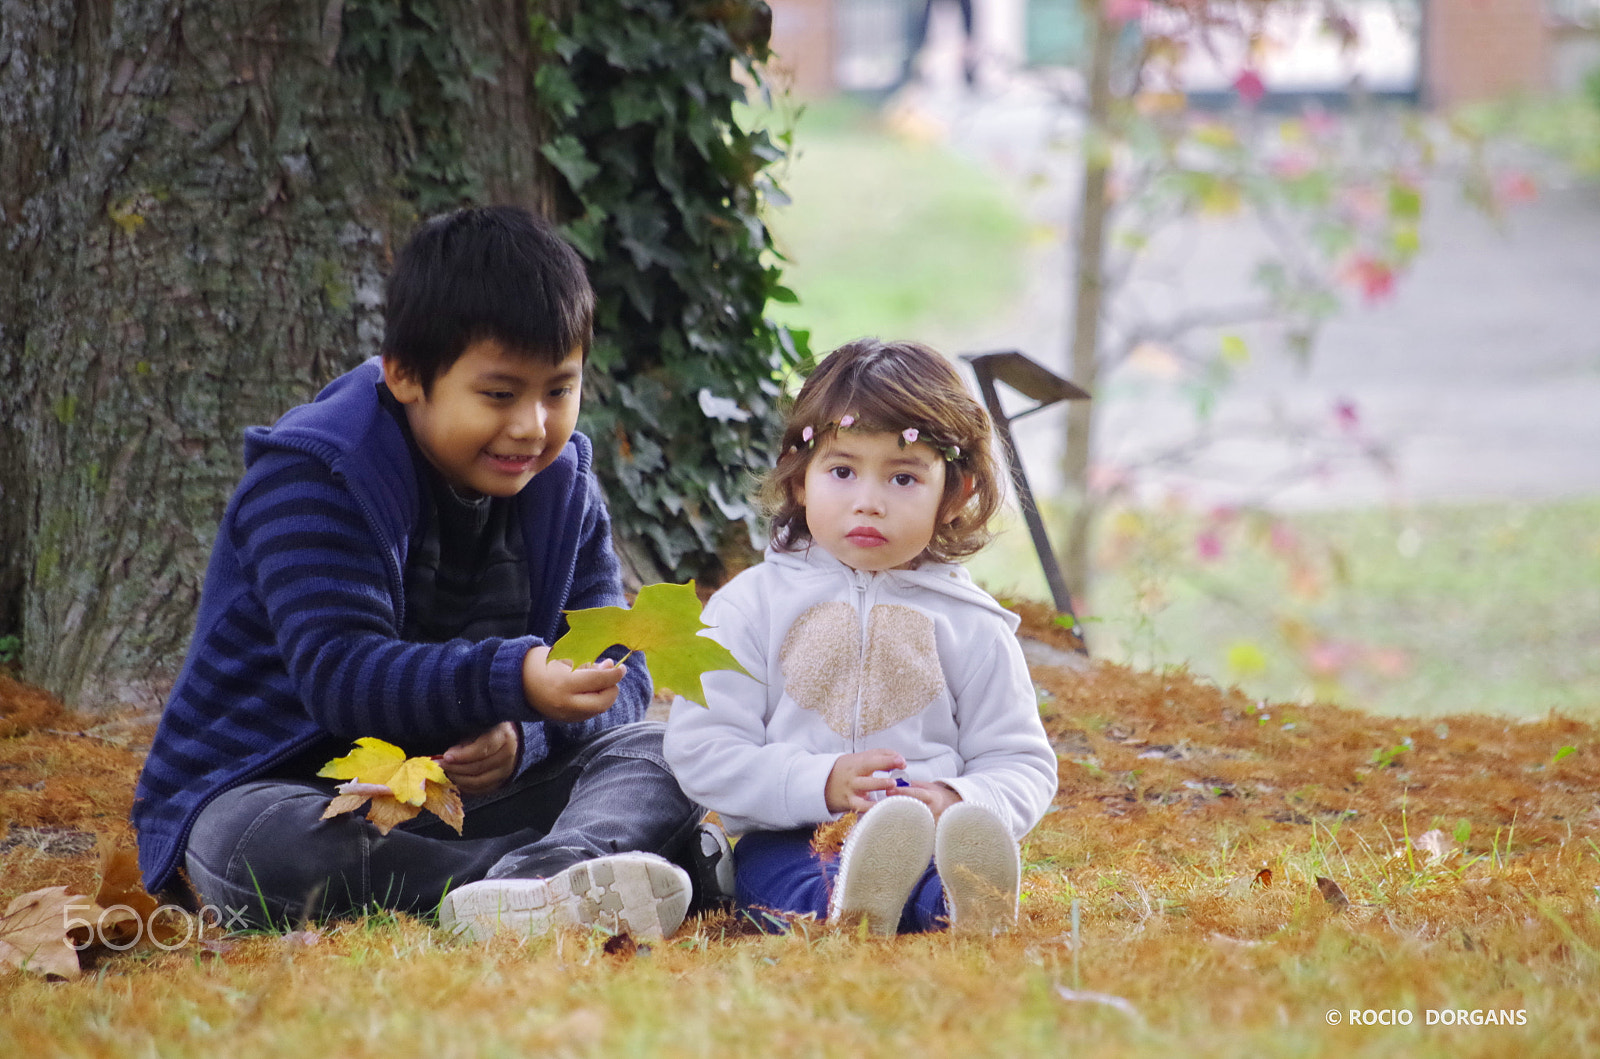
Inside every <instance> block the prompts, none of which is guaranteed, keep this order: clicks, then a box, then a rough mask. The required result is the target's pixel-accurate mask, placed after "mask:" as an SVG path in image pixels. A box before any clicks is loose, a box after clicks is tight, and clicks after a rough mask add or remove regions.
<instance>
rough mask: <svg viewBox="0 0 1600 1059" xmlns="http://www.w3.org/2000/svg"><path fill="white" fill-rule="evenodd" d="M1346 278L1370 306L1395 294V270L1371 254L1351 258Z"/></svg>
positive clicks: (1345, 272) (1345, 274)
mask: <svg viewBox="0 0 1600 1059" xmlns="http://www.w3.org/2000/svg"><path fill="white" fill-rule="evenodd" d="M1344 276H1345V278H1346V279H1348V280H1349V281H1350V282H1351V283H1353V284H1354V285H1355V286H1356V288H1357V289H1358V290H1360V291H1361V295H1362V297H1364V298H1365V299H1366V300H1367V302H1368V303H1369V304H1371V303H1375V302H1381V301H1383V300H1384V299H1386V298H1388V297H1389V296H1390V295H1392V294H1394V269H1392V268H1390V267H1389V265H1388V264H1387V263H1385V262H1383V261H1380V260H1378V259H1377V258H1375V257H1373V256H1372V255H1371V254H1357V255H1356V256H1355V257H1353V258H1351V259H1350V262H1349V263H1348V264H1347V265H1345V267H1344Z"/></svg>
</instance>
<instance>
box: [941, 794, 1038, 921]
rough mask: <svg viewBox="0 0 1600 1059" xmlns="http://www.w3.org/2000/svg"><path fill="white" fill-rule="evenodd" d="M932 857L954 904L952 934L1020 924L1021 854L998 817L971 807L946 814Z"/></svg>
mask: <svg viewBox="0 0 1600 1059" xmlns="http://www.w3.org/2000/svg"><path fill="white" fill-rule="evenodd" d="M933 856H934V867H935V868H936V869H937V870H938V872H939V880H940V882H942V883H944V892H945V897H946V899H947V900H948V901H949V904H950V929H951V930H954V931H958V932H960V933H963V934H999V933H1004V932H1005V931H1008V930H1010V929H1011V928H1012V927H1013V926H1015V925H1016V922H1017V894H1018V892H1019V890H1020V888H1021V884H1022V859H1021V854H1020V853H1019V852H1018V850H1017V843H1016V841H1015V840H1014V839H1013V838H1012V837H1011V832H1010V831H1008V830H1006V826H1005V825H1004V824H1002V823H1001V822H1000V821H999V819H998V818H996V817H995V816H994V814H993V813H990V812H988V811H987V810H985V809H980V808H979V807H977V806H975V805H966V804H958V805H953V806H951V807H950V808H949V809H946V810H945V811H944V813H943V815H942V816H941V817H940V819H939V831H938V835H937V837H936V838H935V841H934V854H933Z"/></svg>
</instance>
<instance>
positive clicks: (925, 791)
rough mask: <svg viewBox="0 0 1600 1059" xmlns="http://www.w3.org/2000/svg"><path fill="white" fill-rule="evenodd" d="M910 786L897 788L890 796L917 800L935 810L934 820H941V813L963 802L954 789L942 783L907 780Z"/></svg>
mask: <svg viewBox="0 0 1600 1059" xmlns="http://www.w3.org/2000/svg"><path fill="white" fill-rule="evenodd" d="M906 783H907V784H909V786H906V787H896V788H894V789H893V790H891V791H890V792H889V794H890V795H891V796H893V797H896V798H915V799H916V800H917V801H919V802H921V803H922V804H923V805H926V806H927V807H928V808H929V809H931V810H933V818H934V819H935V820H937V819H939V816H940V814H941V813H943V812H944V811H945V810H946V809H948V808H950V807H951V806H952V805H954V804H956V803H957V802H959V801H960V800H961V795H959V794H957V793H956V790H955V788H954V787H946V786H945V785H944V784H942V783H928V782H926V781H924V780H907V781H906Z"/></svg>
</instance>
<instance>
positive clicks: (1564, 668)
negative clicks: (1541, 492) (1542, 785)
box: [972, 499, 1600, 720]
mask: <svg viewBox="0 0 1600 1059" xmlns="http://www.w3.org/2000/svg"><path fill="white" fill-rule="evenodd" d="M1275 523H1276V524H1277V526H1278V528H1277V529H1276V530H1274V528H1273V526H1274V524H1275ZM1203 533H1210V534H1212V535H1213V536H1212V538H1211V539H1212V540H1213V541H1214V543H1215V546H1216V547H1218V548H1220V551H1221V554H1220V556H1218V557H1217V558H1215V559H1211V560H1205V559H1202V558H1200V556H1199V554H1198V553H1197V548H1196V542H1197V541H1198V540H1199V538H1200V536H1201V534H1203ZM1058 539H1059V534H1058ZM1100 543H1101V547H1100V550H1099V558H1100V563H1101V566H1100V569H1099V570H1098V571H1097V574H1096V576H1097V578H1098V579H1099V580H1098V581H1097V588H1096V590H1095V593H1094V598H1093V600H1092V608H1090V609H1091V610H1092V612H1093V613H1092V615H1091V620H1090V621H1089V623H1088V626H1087V627H1088V631H1089V636H1090V638H1091V641H1092V643H1093V646H1094V649H1095V651H1096V652H1097V653H1098V654H1101V655H1102V656H1104V657H1108V658H1111V659H1114V660H1121V661H1126V662H1131V663H1134V664H1137V665H1140V666H1163V665H1174V664H1177V665H1188V666H1191V667H1193V668H1194V670H1195V671H1196V672H1198V673H1201V674H1205V675H1207V676H1209V677H1211V678H1213V679H1216V680H1220V681H1225V682H1235V681H1237V682H1238V683H1239V684H1240V685H1241V686H1242V687H1243V688H1244V689H1245V690H1246V691H1247V692H1249V693H1250V694H1252V695H1256V696H1264V697H1267V698H1269V699H1273V700H1288V701H1307V700H1310V699H1312V698H1322V699H1326V700H1329V701H1334V702H1340V703H1345V704H1348V705H1354V706H1359V707H1361V708H1363V709H1368V710H1372V711H1374V712H1378V713H1383V714H1390V715H1403V716H1422V717H1427V716H1434V715H1439V714H1447V713H1464V712H1488V713H1496V714H1503V715H1508V716H1514V717H1538V716H1543V715H1544V714H1546V713H1547V712H1549V711H1551V710H1557V711H1560V712H1563V713H1566V714H1569V715H1573V716H1578V717H1584V718H1587V719H1591V720H1593V719H1600V639H1597V637H1596V632H1595V630H1596V629H1600V500H1595V499H1581V500H1570V501H1560V502H1550V503H1541V504H1482V505H1470V506H1428V507H1417V508H1411V509H1404V510H1399V509H1397V510H1385V509H1373V510H1358V511H1341V512H1322V513H1313V514H1297V515H1285V516H1281V517H1279V518H1276V519H1268V518H1265V517H1262V516H1250V515H1239V516H1235V517H1232V518H1229V519H1225V520H1221V521H1218V520H1216V519H1211V518H1207V517H1204V516H1200V515H1198V514H1196V513H1193V512H1187V511H1177V510H1173V511H1156V512H1151V511H1134V510H1128V511H1121V512H1115V513H1113V514H1112V515H1111V516H1109V517H1108V519H1107V520H1106V522H1105V526H1104V530H1103V532H1102V535H1101V539H1100ZM972 567H973V571H974V575H975V576H976V577H977V578H978V579H979V580H980V581H983V582H986V583H988V584H989V585H990V587H991V588H993V589H995V590H997V591H999V592H1001V593H1002V594H1004V593H1006V592H1008V591H1015V592H1020V594H1022V595H1030V596H1035V597H1038V596H1040V595H1042V594H1043V588H1042V578H1041V577H1040V576H1039V575H1038V574H1037V573H1036V571H1037V567H1038V563H1037V560H1036V559H1034V557H1033V553H1032V549H1031V545H1030V544H1029V542H1028V540H1027V537H1026V535H1024V534H1022V533H1019V532H1008V533H1007V534H1006V535H1005V536H1004V537H1003V538H1002V541H1001V543H1000V544H999V545H997V546H996V547H995V548H994V549H992V551H991V552H990V553H987V554H985V555H981V556H979V557H978V559H976V560H975V561H974V562H973V564H972Z"/></svg>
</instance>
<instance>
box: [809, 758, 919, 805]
mask: <svg viewBox="0 0 1600 1059" xmlns="http://www.w3.org/2000/svg"><path fill="white" fill-rule="evenodd" d="M905 767H906V759H905V758H903V757H901V756H900V755H899V754H897V753H895V752H894V751H893V750H862V751H859V752H858V753H854V754H840V755H839V757H838V759H837V760H836V761H834V763H833V770H832V771H830V772H829V773H828V783H827V786H826V787H825V788H824V789H823V794H824V796H825V797H826V798H827V801H828V811H829V812H830V813H842V812H845V811H846V810H848V809H854V810H855V811H856V812H858V813H864V812H866V811H867V810H868V809H871V808H872V804H873V803H872V799H870V798H868V797H867V795H868V794H869V793H871V792H872V791H892V790H894V789H895V788H894V780H893V779H892V778H891V777H888V776H874V775H873V773H874V772H880V771H881V772H887V771H888V770H890V769H903V768H905Z"/></svg>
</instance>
